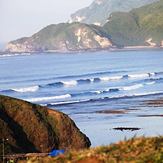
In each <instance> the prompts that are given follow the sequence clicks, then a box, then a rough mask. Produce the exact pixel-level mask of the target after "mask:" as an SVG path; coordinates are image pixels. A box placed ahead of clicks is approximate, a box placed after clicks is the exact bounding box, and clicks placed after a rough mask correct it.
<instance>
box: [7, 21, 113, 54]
mask: <svg viewBox="0 0 163 163" xmlns="http://www.w3.org/2000/svg"><path fill="white" fill-rule="evenodd" d="M111 46H112V42H111V40H110V36H109V35H108V34H106V32H104V31H102V30H101V29H100V28H99V27H97V26H93V25H86V24H81V23H72V24H69V23H62V24H58V25H50V26H47V27H46V28H44V29H42V30H41V31H39V32H38V33H36V34H34V35H33V36H31V37H27V38H22V39H18V40H15V41H12V42H10V43H9V44H8V45H7V47H6V50H7V51H9V52H40V51H41V52H51V51H61V52H66V51H79V50H89V49H102V48H109V47H111Z"/></svg>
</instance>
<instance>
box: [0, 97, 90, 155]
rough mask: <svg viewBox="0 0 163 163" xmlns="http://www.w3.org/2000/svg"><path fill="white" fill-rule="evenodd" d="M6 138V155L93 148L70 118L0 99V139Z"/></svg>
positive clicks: (43, 109) (58, 113)
mask: <svg viewBox="0 0 163 163" xmlns="http://www.w3.org/2000/svg"><path fill="white" fill-rule="evenodd" d="M3 138H5V139H8V141H6V145H5V147H6V149H5V152H6V153H29V152H49V151H51V150H52V149H54V148H55V149H65V150H68V149H82V148H88V147H89V146H90V141H89V139H88V138H87V137H86V136H85V135H84V134H83V133H82V132H80V130H79V129H78V128H77V126H76V125H75V123H74V122H73V121H72V120H71V119H70V118H69V117H68V116H67V115H65V114H63V113H61V112H58V111H55V110H51V109H48V108H46V107H41V106H39V105H35V104H31V103H28V102H25V101H22V100H18V99H14V98H11V97H6V96H0V139H3ZM1 150H2V149H0V152H1V153H2V151H1Z"/></svg>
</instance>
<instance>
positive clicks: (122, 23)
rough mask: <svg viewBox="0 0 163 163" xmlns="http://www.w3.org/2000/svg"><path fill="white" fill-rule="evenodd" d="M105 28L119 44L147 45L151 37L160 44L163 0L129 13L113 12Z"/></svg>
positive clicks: (162, 30) (162, 35) (162, 29)
mask: <svg viewBox="0 0 163 163" xmlns="http://www.w3.org/2000/svg"><path fill="white" fill-rule="evenodd" d="M103 28H104V30H106V31H107V32H108V33H109V34H110V35H111V39H112V41H113V42H114V43H116V44H117V45H119V46H132V45H147V43H146V40H148V39H150V38H152V42H154V43H156V44H157V45H158V46H159V45H160V43H161V41H162V40H163V0H160V1H159V2H155V3H153V4H150V5H147V6H144V7H141V8H138V9H134V10H132V11H131V12H129V13H123V12H119V13H113V14H112V15H111V16H110V18H109V22H108V23H106V24H105V25H104V27H103Z"/></svg>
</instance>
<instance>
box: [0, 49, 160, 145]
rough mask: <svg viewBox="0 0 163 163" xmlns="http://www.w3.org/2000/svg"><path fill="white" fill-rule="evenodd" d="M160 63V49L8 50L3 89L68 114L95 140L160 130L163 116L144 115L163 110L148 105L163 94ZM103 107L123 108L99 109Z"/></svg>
mask: <svg viewBox="0 0 163 163" xmlns="http://www.w3.org/2000/svg"><path fill="white" fill-rule="evenodd" d="M162 63H163V52H162V51H139V52H136V51H122V52H107V51H103V52H94V53H89V52H88V53H84V54H83V53H81V54H80V53H79V54H68V55H67V54H57V53H55V54H44V53H41V54H25V53H24V54H22V55H20V54H19V55H18V54H15V55H14V56H13V55H12V54H5V55H2V56H0V70H1V71H0V94H2V95H7V96H12V97H15V98H19V99H23V100H26V101H28V102H32V103H36V104H40V105H42V106H46V107H50V108H52V109H53V108H54V109H57V110H59V111H62V112H64V113H66V114H68V115H69V116H70V117H71V118H72V119H73V120H74V121H75V122H76V124H77V126H78V127H79V128H80V129H81V130H82V131H83V132H84V133H85V134H87V136H88V137H89V138H90V139H91V141H92V145H93V146H96V145H105V144H108V143H112V142H116V141H118V140H123V139H124V138H125V137H132V136H134V135H135V134H136V135H150V136H151V135H158V134H160V135H161V134H163V131H162V126H161V124H162V123H163V120H162V119H161V118H158V117H157V118H155V117H152V118H151V117H146V118H143V117H141V115H154V114H161V113H162V108H161V107H157V109H156V108H155V107H154V108H152V107H150V108H149V107H147V106H146V105H145V101H147V100H151V99H158V98H162V97H163V64H162ZM105 110H110V111H112V110H124V113H125V114H105V113H103V114H100V113H99V111H105ZM162 114H163V113H162ZM115 127H139V128H141V130H140V131H134V132H127V131H126V132H118V131H114V130H113V128H115Z"/></svg>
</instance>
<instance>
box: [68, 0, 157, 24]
mask: <svg viewBox="0 0 163 163" xmlns="http://www.w3.org/2000/svg"><path fill="white" fill-rule="evenodd" d="M156 1H158V0H125V1H123V0H94V2H93V3H92V4H91V5H90V6H89V7H86V8H83V9H80V10H79V11H77V12H75V13H74V14H72V15H71V21H72V22H75V21H77V22H78V21H79V18H81V20H80V21H79V22H82V23H87V24H94V23H100V24H101V25H103V24H105V23H106V21H107V19H108V17H109V16H110V14H111V13H112V12H128V11H130V10H131V9H133V8H138V7H141V6H144V5H146V4H150V3H153V2H156Z"/></svg>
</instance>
